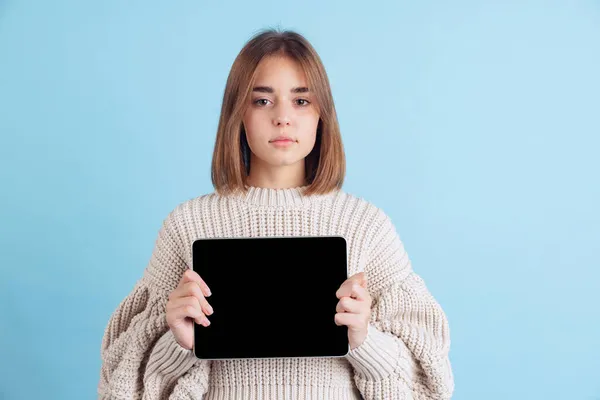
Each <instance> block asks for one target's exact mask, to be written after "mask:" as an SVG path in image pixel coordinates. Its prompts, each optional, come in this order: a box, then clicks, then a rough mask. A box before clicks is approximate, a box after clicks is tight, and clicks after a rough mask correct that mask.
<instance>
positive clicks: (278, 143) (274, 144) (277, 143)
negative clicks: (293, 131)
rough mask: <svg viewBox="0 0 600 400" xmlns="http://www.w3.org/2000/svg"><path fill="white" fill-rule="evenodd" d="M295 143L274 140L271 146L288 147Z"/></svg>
mask: <svg viewBox="0 0 600 400" xmlns="http://www.w3.org/2000/svg"><path fill="white" fill-rule="evenodd" d="M294 143H295V141H293V140H292V139H278V140H273V141H272V142H271V144H272V145H273V146H277V147H287V146H290V145H292V144H294Z"/></svg>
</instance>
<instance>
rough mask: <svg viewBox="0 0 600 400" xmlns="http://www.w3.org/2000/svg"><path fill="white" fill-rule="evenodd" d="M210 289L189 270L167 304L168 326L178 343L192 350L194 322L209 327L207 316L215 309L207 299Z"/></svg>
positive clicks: (196, 274) (195, 273) (170, 295)
mask: <svg viewBox="0 0 600 400" xmlns="http://www.w3.org/2000/svg"><path fill="white" fill-rule="evenodd" d="M210 295H211V293H210V289H209V288H208V286H207V285H206V283H205V282H204V280H202V278H200V275H198V273H197V272H195V271H194V270H191V269H188V270H187V271H185V272H184V274H183V276H182V277H181V280H180V281H179V285H178V286H177V287H176V288H175V290H173V291H172V292H171V294H169V301H168V302H167V324H169V328H170V329H171V331H172V332H173V335H174V336H175V339H176V340H177V342H178V343H179V344H180V345H181V346H182V347H184V348H186V349H188V350H190V349H192V348H193V344H194V343H193V342H194V320H195V321H196V323H198V324H200V325H203V326H205V327H206V326H208V325H210V321H209V320H208V318H206V316H207V315H211V314H212V313H213V309H212V307H211V306H210V304H208V301H206V299H205V297H208V296H210Z"/></svg>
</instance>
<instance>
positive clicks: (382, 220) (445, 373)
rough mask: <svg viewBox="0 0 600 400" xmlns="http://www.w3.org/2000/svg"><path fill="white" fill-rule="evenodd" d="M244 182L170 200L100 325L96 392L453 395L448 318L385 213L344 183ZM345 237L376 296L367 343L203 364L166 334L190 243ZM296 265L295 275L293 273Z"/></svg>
mask: <svg viewBox="0 0 600 400" xmlns="http://www.w3.org/2000/svg"><path fill="white" fill-rule="evenodd" d="M304 189H305V187H300V188H292V189H269V188H258V187H250V188H249V190H248V192H247V193H243V194H241V193H240V194H236V195H230V196H220V195H218V194H217V193H210V194H206V195H202V196H199V197H196V198H194V199H191V200H187V201H185V202H182V203H180V204H179V205H177V206H176V207H175V208H174V209H173V210H172V211H171V212H170V213H169V215H168V216H167V217H166V218H165V219H164V220H163V222H162V226H161V228H160V230H159V232H158V237H157V239H156V242H155V245H154V249H153V252H152V254H151V256H150V260H149V263H148V265H147V267H146V269H145V270H144V274H143V275H142V276H141V277H140V279H139V280H138V281H137V283H136V284H135V285H134V287H133V289H132V291H131V292H130V293H129V294H128V295H127V296H126V297H125V298H124V299H123V300H122V301H121V303H120V304H119V306H118V307H117V308H116V310H115V311H114V313H113V314H112V316H111V317H110V320H109V321H108V324H107V326H106V329H105V332H104V336H103V339H102V346H101V360H102V364H101V370H100V380H99V383H98V395H99V398H100V399H144V400H155V399H176V400H178V399H204V400H217V399H219V400H225V399H249V400H250V399H321V400H323V399H360V398H363V399H368V400H370V399H381V400H395V399H449V398H450V397H451V395H452V393H453V390H454V378H453V374H452V369H451V365H450V360H449V357H448V353H449V349H450V336H449V327H448V321H447V319H446V316H445V314H444V312H443V310H442V308H441V307H440V305H439V304H438V303H437V302H436V300H435V299H434V297H433V296H432V295H431V294H430V292H429V291H428V289H427V288H426V285H425V283H424V282H423V280H422V279H421V278H420V277H419V276H418V275H417V274H416V273H415V272H414V271H413V269H412V267H411V262H410V259H409V257H408V255H407V253H406V251H405V249H404V246H403V243H402V242H401V240H400V238H399V236H398V234H397V233H396V229H395V227H394V225H393V224H392V222H391V220H390V218H389V217H388V216H387V215H386V214H385V213H384V212H383V211H382V210H381V209H379V208H377V207H375V206H374V205H372V204H371V203H369V202H367V201H366V200H364V199H362V198H358V197H355V196H352V195H350V194H348V193H345V192H344V191H342V190H338V191H335V192H332V193H329V194H326V195H312V196H306V195H304V194H303V190H304ZM292 235H293V236H298V235H307V236H317V235H343V236H344V237H345V238H346V240H347V243H348V273H349V275H348V276H351V275H353V274H355V273H357V272H361V271H364V272H365V275H366V277H367V280H368V290H369V293H370V294H371V297H372V299H373V302H372V312H371V321H370V325H369V328H368V335H367V338H366V340H365V341H364V342H363V343H362V344H361V345H360V346H358V347H357V348H355V349H353V350H351V351H350V353H349V354H348V355H347V356H345V357H342V358H282V359H245V360H222V361H221V360H220V361H215V360H212V361H211V360H200V359H198V358H196V357H195V355H194V354H193V352H192V350H186V349H185V348H183V347H181V346H180V345H179V344H178V343H177V342H176V341H175V339H174V336H173V335H172V333H171V331H170V330H169V327H168V325H167V322H166V318H165V315H166V314H165V312H166V311H165V307H166V303H167V298H168V295H169V293H170V292H171V291H172V290H173V289H174V288H175V287H176V286H177V285H178V283H179V280H180V279H181V276H182V274H183V273H184V271H185V270H186V269H187V268H189V267H190V266H191V265H192V259H191V247H192V243H193V241H194V240H195V239H197V238H202V237H207V238H212V237H232V236H238V237H257V236H292ZM301 274H302V271H298V275H301Z"/></svg>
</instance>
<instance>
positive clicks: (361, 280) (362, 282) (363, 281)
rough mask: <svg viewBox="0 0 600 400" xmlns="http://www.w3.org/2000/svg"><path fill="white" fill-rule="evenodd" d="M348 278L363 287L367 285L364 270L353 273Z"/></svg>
mask: <svg viewBox="0 0 600 400" xmlns="http://www.w3.org/2000/svg"><path fill="white" fill-rule="evenodd" d="M348 279H350V280H352V281H356V282H358V284H359V285H360V286H362V287H364V288H366V287H367V277H366V275H365V273H364V272H359V273H357V274H354V275H352V276H351V277H350V278H348Z"/></svg>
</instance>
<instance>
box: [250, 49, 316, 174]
mask: <svg viewBox="0 0 600 400" xmlns="http://www.w3.org/2000/svg"><path fill="white" fill-rule="evenodd" d="M307 90H308V88H307V84H306V77H305V75H304V72H303V71H302V69H301V67H300V66H299V65H298V64H297V63H296V62H295V61H294V60H292V59H290V58H288V57H284V56H271V57H266V58H264V59H263V60H262V61H261V62H260V63H259V65H258V69H257V77H256V81H255V84H254V86H253V90H252V93H251V94H250V104H248V108H247V110H246V112H245V114H244V118H243V121H242V122H243V124H244V129H245V130H246V138H247V140H248V145H249V147H250V150H251V151H252V155H251V159H250V164H251V166H255V165H256V163H259V164H263V165H261V167H281V166H290V165H294V164H298V163H302V164H301V165H302V168H304V158H305V157H306V156H307V155H308V154H310V152H311V150H312V149H313V147H314V145H315V140H316V134H317V125H318V123H319V114H318V113H317V108H316V104H314V103H313V99H314V95H313V93H311V92H310V91H307Z"/></svg>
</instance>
